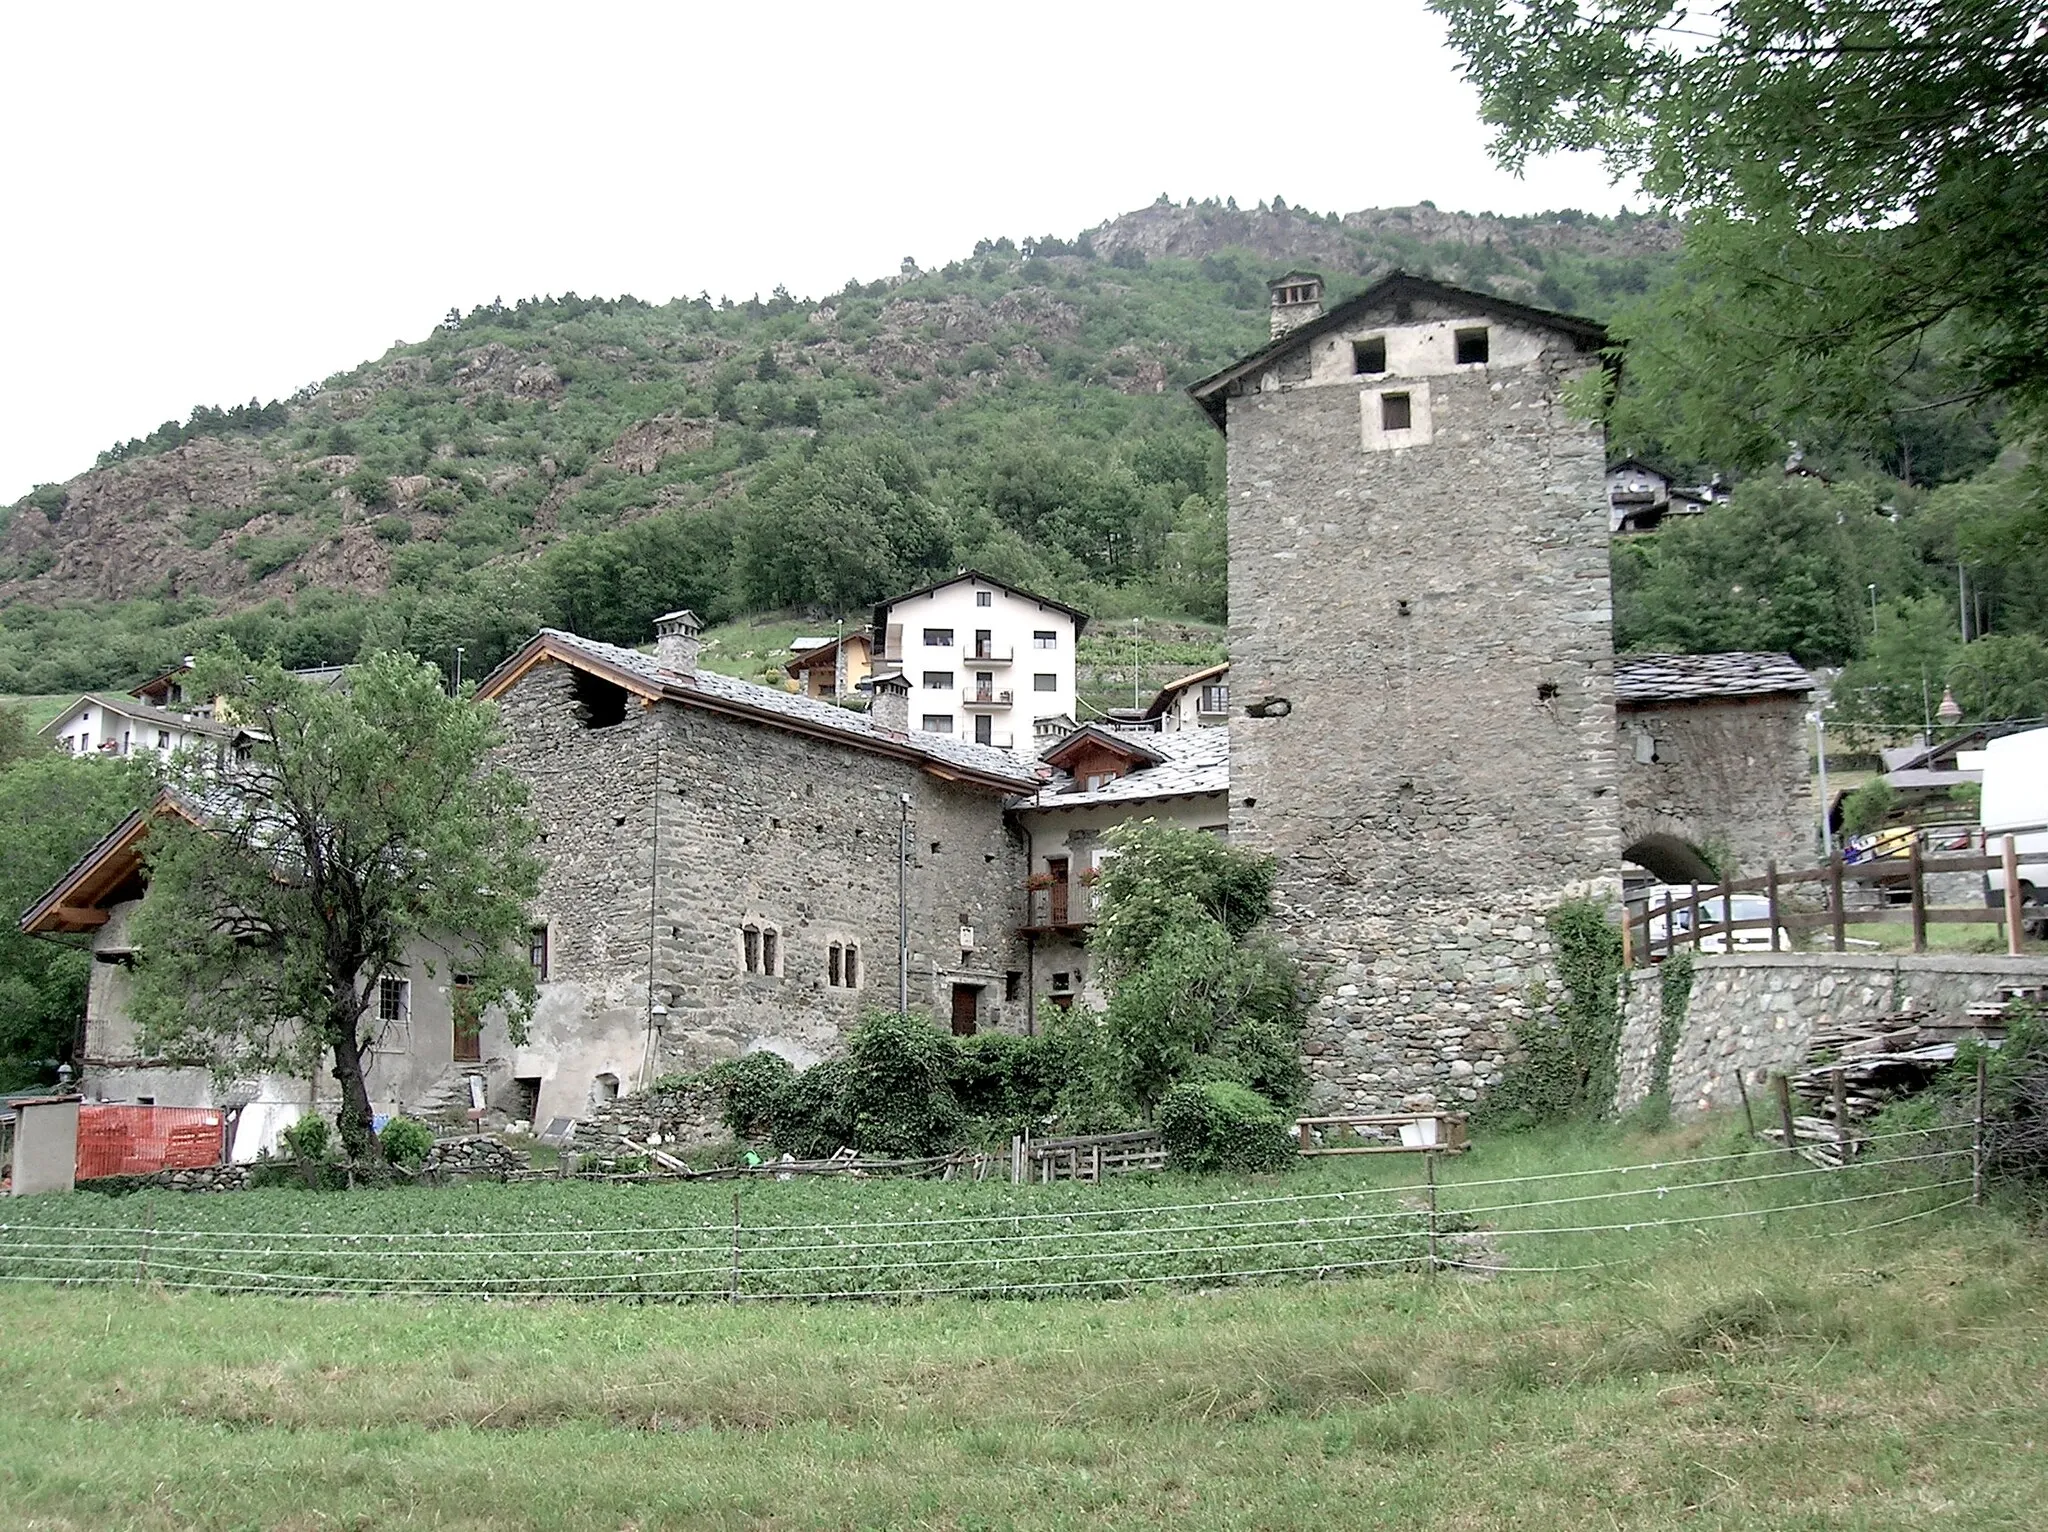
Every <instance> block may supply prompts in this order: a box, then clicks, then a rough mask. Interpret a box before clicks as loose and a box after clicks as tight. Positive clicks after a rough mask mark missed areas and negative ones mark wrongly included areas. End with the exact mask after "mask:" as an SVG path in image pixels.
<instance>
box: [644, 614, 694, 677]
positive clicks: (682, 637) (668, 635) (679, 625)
mask: <svg viewBox="0 0 2048 1532" xmlns="http://www.w3.org/2000/svg"><path fill="white" fill-rule="evenodd" d="M703 631H704V624H703V622H702V621H700V620H699V619H698V616H697V614H696V613H695V612H693V611H691V610H690V609H689V608H688V607H683V608H681V609H679V610H677V611H673V612H664V613H662V615H661V616H659V617H657V618H655V619H654V659H655V663H656V664H658V665H660V666H661V668H662V669H663V670H673V671H676V672H678V673H680V674H682V675H686V676H692V675H695V674H696V673H697V651H698V650H700V649H702V648H703V647H704V646H703V644H702V643H701V642H700V641H699V639H698V637H697V635H698V634H700V633H702V632H703Z"/></svg>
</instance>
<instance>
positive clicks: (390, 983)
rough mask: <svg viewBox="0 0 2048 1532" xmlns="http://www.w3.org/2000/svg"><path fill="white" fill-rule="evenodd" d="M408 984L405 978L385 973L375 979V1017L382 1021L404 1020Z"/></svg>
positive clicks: (407, 998)
mask: <svg viewBox="0 0 2048 1532" xmlns="http://www.w3.org/2000/svg"><path fill="white" fill-rule="evenodd" d="M410 987H411V986H410V985H409V984H408V983H407V981H406V980H404V979H400V978H395V977H393V976H392V975H391V974H388V973H387V974H385V975H384V976H383V977H382V978H381V979H379V980H378V981H377V1019H378V1020H379V1021H382V1022H393V1021H403V1020H405V1013H406V1010H407V1008H408V1007H407V1001H408V1000H409V999H410V995H409V993H408V991H409V989H410Z"/></svg>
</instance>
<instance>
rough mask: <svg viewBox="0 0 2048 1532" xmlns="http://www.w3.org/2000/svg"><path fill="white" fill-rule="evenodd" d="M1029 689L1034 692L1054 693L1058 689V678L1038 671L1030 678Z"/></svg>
mask: <svg viewBox="0 0 2048 1532" xmlns="http://www.w3.org/2000/svg"><path fill="white" fill-rule="evenodd" d="M1031 689H1032V690H1033V691H1035V692H1056V691H1058V690H1059V689H1060V678H1059V677H1058V676H1056V675H1051V674H1048V673H1047V672H1046V671H1043V670H1040V671H1037V672H1035V673H1033V675H1032V677H1031Z"/></svg>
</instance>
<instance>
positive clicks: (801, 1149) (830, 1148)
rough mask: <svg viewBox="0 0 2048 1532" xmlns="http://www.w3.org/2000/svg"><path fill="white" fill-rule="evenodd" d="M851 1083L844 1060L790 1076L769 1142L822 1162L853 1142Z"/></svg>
mask: <svg viewBox="0 0 2048 1532" xmlns="http://www.w3.org/2000/svg"><path fill="white" fill-rule="evenodd" d="M852 1083H853V1070H852V1066H851V1065H850V1064H849V1063H848V1061H847V1060H845V1059H827V1060H825V1062H824V1063H822V1064H813V1065H812V1066H811V1067H810V1068H809V1069H806V1070H805V1071H804V1072H803V1073H802V1074H800V1075H797V1076H796V1077H794V1078H793V1079H792V1080H791V1081H790V1082H789V1088H788V1089H787V1090H786V1091H785V1092H784V1093H783V1104H782V1108H781V1110H780V1112H779V1113H778V1115H777V1116H776V1118H775V1122H774V1129H773V1134H772V1136H771V1138H770V1140H769V1141H770V1142H771V1143H772V1144H774V1146H775V1147H776V1149H778V1150H779V1151H781V1152H782V1153H784V1154H793V1155H795V1156H796V1157H797V1158H798V1159H800V1160H822V1159H824V1158H825V1157H826V1156H827V1155H830V1154H834V1153H837V1152H838V1151H839V1150H840V1149H842V1148H844V1147H845V1146H846V1145H848V1144H851V1143H853V1142H854V1140H855V1134H854V1122H853V1111H852V1107H851V1103H850V1097H851V1094H852Z"/></svg>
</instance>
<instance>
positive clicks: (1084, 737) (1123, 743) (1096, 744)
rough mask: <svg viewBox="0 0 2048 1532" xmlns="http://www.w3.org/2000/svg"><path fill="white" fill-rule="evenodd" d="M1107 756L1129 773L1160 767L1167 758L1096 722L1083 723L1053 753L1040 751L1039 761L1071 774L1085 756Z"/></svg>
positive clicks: (1055, 746)
mask: <svg viewBox="0 0 2048 1532" xmlns="http://www.w3.org/2000/svg"><path fill="white" fill-rule="evenodd" d="M1104 755H1107V756H1112V757H1114V758H1115V759H1116V760H1117V761H1118V762H1120V763H1121V764H1122V765H1123V767H1124V769H1125V770H1126V771H1129V770H1131V769H1133V768H1135V767H1140V766H1153V765H1157V764H1158V763H1159V762H1160V761H1162V760H1164V759H1165V756H1163V755H1161V754H1160V753H1159V752H1158V751H1157V750H1153V749H1149V748H1147V747H1146V746H1144V745H1141V744H1139V743H1138V742H1137V741H1136V740H1135V739H1133V738H1131V736H1129V735H1128V734H1118V733H1116V732H1114V731H1112V730H1109V729H1105V728H1103V727H1102V726H1101V725H1100V724H1094V723H1091V724H1083V725H1082V726H1081V727H1080V728H1078V729H1076V730H1074V732H1073V733H1071V734H1069V735H1068V736H1067V737H1066V738H1065V739H1063V740H1061V741H1060V742H1059V743H1058V744H1056V745H1054V746H1053V747H1052V748H1051V749H1050V750H1045V751H1041V752H1040V754H1039V757H1038V758H1039V759H1040V760H1041V761H1043V762H1045V764H1046V765H1048V766H1057V767H1058V768H1059V769H1060V770H1062V771H1071V770H1072V769H1073V767H1074V764H1075V763H1076V762H1078V761H1081V760H1083V759H1085V758H1086V757H1089V756H1104Z"/></svg>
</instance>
